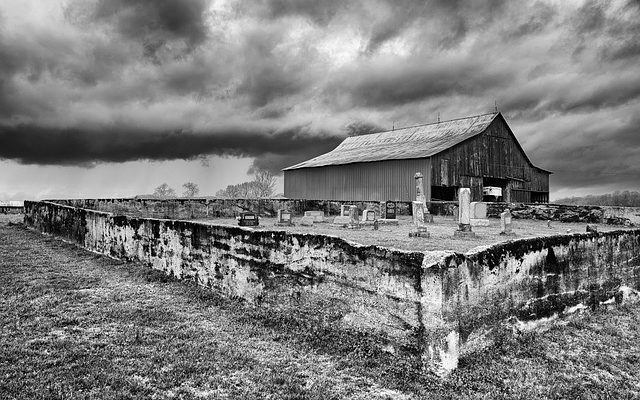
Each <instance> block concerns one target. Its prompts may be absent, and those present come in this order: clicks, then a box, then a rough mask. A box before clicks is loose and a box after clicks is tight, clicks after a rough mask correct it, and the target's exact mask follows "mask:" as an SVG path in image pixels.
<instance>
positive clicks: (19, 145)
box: [0, 125, 342, 168]
mask: <svg viewBox="0 0 640 400" xmlns="http://www.w3.org/2000/svg"><path fill="white" fill-rule="evenodd" d="M340 140H342V139H341V138H340V137H338V136H331V135H328V134H324V133H322V132H321V133H317V134H316V133H310V132H309V128H308V127H307V126H297V127H292V128H288V129H280V130H279V129H270V130H266V129H258V128H247V127H229V128H227V129H223V128H220V129H219V130H217V131H210V132H197V133H196V132H190V131H170V132H154V131H148V130H145V129H138V130H136V129H134V128H127V127H109V128H103V129H102V130H96V129H92V130H81V129H77V128H70V129H54V128H43V127H38V126H29V125H19V126H14V127H7V126H0V143H2V146H1V147H0V159H11V160H15V161H18V162H20V163H23V164H59V165H82V166H90V165H92V164H93V163H95V162H124V161H132V160H142V159H146V160H174V159H193V158H195V157H198V156H201V155H207V154H215V155H230V156H239V157H262V156H263V155H264V154H265V153H270V154H275V155H276V156H278V157H285V158H286V157H291V156H293V155H295V154H298V152H299V150H300V149H307V150H306V152H302V153H301V154H305V156H306V155H307V154H316V155H317V154H320V153H322V152H324V151H326V150H327V149H330V148H332V147H335V146H336V145H337V144H338V143H339V142H340ZM280 168H281V167H280Z"/></svg>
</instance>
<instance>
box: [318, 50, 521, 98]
mask: <svg viewBox="0 0 640 400" xmlns="http://www.w3.org/2000/svg"><path fill="white" fill-rule="evenodd" d="M396 61H397V63H393V64H391V63H387V64H378V65H366V64H363V65H359V66H358V67H357V68H356V69H355V70H352V71H345V73H344V75H343V76H340V77H338V79H337V80H336V81H334V82H333V83H332V84H331V86H329V89H328V91H327V93H328V95H329V96H331V97H342V96H345V97H347V98H348V99H349V102H348V104H347V105H345V106H346V107H353V106H367V107H391V106H395V105H402V104H406V103H411V102H417V101H421V100H424V99H428V98H435V97H439V96H444V95H454V94H461V93H462V94H465V95H475V94H477V93H479V92H481V91H483V90H485V89H487V88H495V87H500V86H505V85H508V84H510V82H511V80H512V78H513V77H512V76H511V72H510V71H509V70H506V69H496V70H490V69H486V67H485V66H483V65H471V64H468V63H467V62H466V61H452V62H447V60H433V61H432V62H431V63H428V61H427V59H421V58H418V59H409V60H406V59H405V60H402V59H398V60H396Z"/></svg>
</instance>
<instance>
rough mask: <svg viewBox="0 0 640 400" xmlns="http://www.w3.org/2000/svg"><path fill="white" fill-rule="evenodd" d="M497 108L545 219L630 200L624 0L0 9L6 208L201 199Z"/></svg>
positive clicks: (24, 3)
mask: <svg viewBox="0 0 640 400" xmlns="http://www.w3.org/2000/svg"><path fill="white" fill-rule="evenodd" d="M496 104H497V107H498V109H499V110H500V112H502V113H503V115H504V116H505V118H506V120H507V122H508V123H509V125H510V126H511V128H512V130H513V131H514V133H515V135H516V137H517V138H518V140H519V141H520V143H521V144H522V146H523V148H524V149H525V151H526V152H527V154H528V156H529V158H530V159H531V160H532V161H533V163H534V164H535V165H537V166H539V167H541V168H544V169H547V170H551V171H553V175H552V176H551V182H550V183H551V199H552V200H553V199H554V198H560V197H566V196H579V195H585V194H599V193H606V192H612V191H615V190H640V162H638V160H640V1H638V0H619V1H561V0H554V1H519V0H515V1H514V0H488V1H461V0H459V1H457V0H433V1H417V0H404V1H403V0H354V1H344V0H335V1H334V0H326V1H320V0H255V1H245V0H235V1H234V0H227V1H222V0H210V1H209V0H2V1H0V199H4V200H21V199H39V198H54V197H58V198H59V197H87V198H90V197H93V198H95V197H126V196H133V195H136V194H147V193H152V192H153V190H154V188H155V187H157V186H158V185H160V184H162V183H165V182H166V183H168V184H169V185H170V186H172V187H174V188H175V189H176V191H177V192H178V193H180V192H181V191H182V184H183V183H185V182H188V181H191V182H195V183H197V184H198V185H199V187H200V190H201V194H203V195H213V194H214V193H215V192H216V191H217V190H219V189H223V188H224V187H226V186H227V185H230V184H234V183H240V182H243V181H247V180H251V175H252V174H253V172H254V171H256V170H257V169H267V170H270V171H273V172H274V173H276V174H280V173H281V172H280V170H281V168H284V167H287V166H290V165H293V164H295V163H297V162H300V161H303V160H306V159H309V158H311V157H314V156H317V155H319V154H322V153H325V152H327V151H330V150H332V149H333V148H334V147H335V146H337V145H338V144H339V143H340V142H341V141H342V140H343V139H344V138H345V137H347V136H349V135H357V134H363V133H371V132H375V131H380V130H386V129H391V127H392V126H395V127H401V126H410V125H416V124H422V123H429V122H435V121H436V119H437V118H438V115H439V117H440V119H441V120H447V119H454V118H460V117H465V116H471V115H477V114H483V113H487V112H492V111H493V110H494V108H495V107H496ZM276 191H279V192H281V191H282V178H281V175H280V177H279V179H278V185H277V188H276Z"/></svg>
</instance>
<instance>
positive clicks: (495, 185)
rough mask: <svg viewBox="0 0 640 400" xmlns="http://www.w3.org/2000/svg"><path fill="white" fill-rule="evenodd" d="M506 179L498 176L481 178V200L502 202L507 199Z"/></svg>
mask: <svg viewBox="0 0 640 400" xmlns="http://www.w3.org/2000/svg"><path fill="white" fill-rule="evenodd" d="M508 184H509V182H508V180H507V179H500V178H490V177H483V178H482V201H492V202H502V201H508V200H507V198H508V197H509V188H508Z"/></svg>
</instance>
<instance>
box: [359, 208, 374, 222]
mask: <svg viewBox="0 0 640 400" xmlns="http://www.w3.org/2000/svg"><path fill="white" fill-rule="evenodd" d="M375 220H376V212H375V211H374V210H364V211H363V212H362V222H374V221H375Z"/></svg>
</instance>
